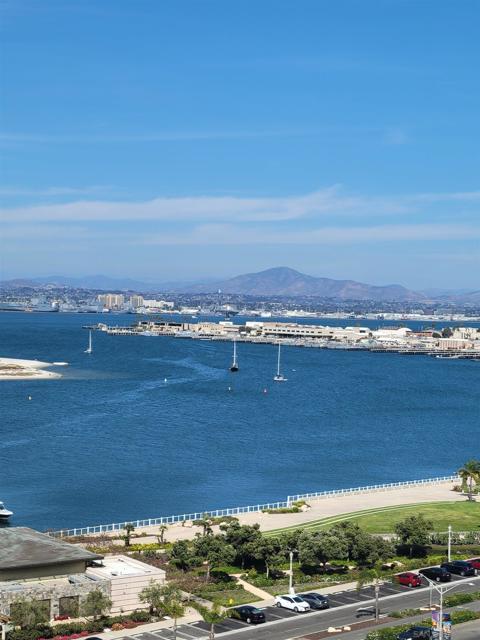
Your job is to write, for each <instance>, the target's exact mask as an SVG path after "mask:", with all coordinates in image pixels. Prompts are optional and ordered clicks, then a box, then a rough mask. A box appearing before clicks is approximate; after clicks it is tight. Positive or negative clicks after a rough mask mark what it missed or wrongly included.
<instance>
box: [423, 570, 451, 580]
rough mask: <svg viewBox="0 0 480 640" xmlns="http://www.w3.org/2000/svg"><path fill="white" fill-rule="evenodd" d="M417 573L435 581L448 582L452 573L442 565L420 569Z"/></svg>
mask: <svg viewBox="0 0 480 640" xmlns="http://www.w3.org/2000/svg"><path fill="white" fill-rule="evenodd" d="M419 573H421V574H422V576H425V578H428V579H429V580H434V581H435V582H450V580H451V579H452V575H451V574H450V573H449V572H448V571H447V570H446V569H445V568H444V567H427V568H426V569H420V571H419Z"/></svg>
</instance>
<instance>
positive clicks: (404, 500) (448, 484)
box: [51, 475, 464, 540]
mask: <svg viewBox="0 0 480 640" xmlns="http://www.w3.org/2000/svg"><path fill="white" fill-rule="evenodd" d="M457 481H458V482H459V478H458V477H457V476H456V475H452V476H443V477H441V478H427V479H424V480H413V481H404V482H397V483H386V484H383V485H372V486H367V487H355V488H351V489H344V490H333V491H326V492H318V493H316V494H315V493H310V494H302V495H296V496H288V498H287V500H286V501H282V502H277V503H270V504H265V505H255V506H250V507H234V508H225V509H218V510H214V511H208V510H207V511H204V512H197V513H190V514H184V515H177V516H164V517H160V518H148V519H143V520H134V519H133V520H128V521H125V522H121V523H115V524H113V523H112V524H105V525H91V526H84V527H75V528H63V529H57V530H54V531H52V532H51V534H52V535H55V536H59V537H66V538H68V537H69V536H83V535H87V536H89V535H93V536H95V535H99V534H104V535H106V536H108V537H115V536H118V534H119V532H121V531H122V530H123V529H124V527H125V524H127V523H131V524H133V525H134V526H135V528H136V529H137V530H139V531H144V532H146V533H147V535H149V534H152V535H153V532H156V531H158V527H159V526H162V525H167V527H168V529H167V538H169V537H170V536H172V540H178V539H190V538H193V537H194V536H195V531H196V529H195V526H194V525H193V521H194V520H199V519H202V518H204V517H207V518H218V517H222V516H234V517H236V518H238V519H239V520H240V522H241V523H242V524H254V523H258V524H259V525H260V529H261V530H262V531H269V530H273V529H277V528H284V527H285V528H288V527H290V526H292V525H297V524H301V525H304V524H307V523H308V522H310V521H312V520H316V519H319V518H320V517H322V516H331V515H339V514H342V513H347V512H349V511H356V510H358V505H359V504H361V505H362V506H363V505H365V508H367V509H368V508H371V507H378V506H390V505H392V504H393V505H397V506H400V505H406V504H419V503H422V502H430V501H434V502H435V501H445V500H447V501H448V500H453V501H455V500H459V499H464V498H463V497H462V496H461V494H459V493H457V492H454V491H452V488H453V485H454V484H455V483H457ZM299 499H304V500H305V501H306V502H307V503H308V506H309V508H308V509H305V510H300V511H298V512H296V513H276V514H270V513H267V512H265V509H264V507H265V508H267V507H270V508H283V507H286V506H287V505H288V504H290V505H291V504H292V502H294V501H295V500H299ZM215 526H217V525H215ZM214 528H215V527H214Z"/></svg>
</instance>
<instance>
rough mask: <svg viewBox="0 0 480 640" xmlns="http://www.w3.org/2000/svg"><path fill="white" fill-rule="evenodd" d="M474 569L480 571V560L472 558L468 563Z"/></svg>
mask: <svg viewBox="0 0 480 640" xmlns="http://www.w3.org/2000/svg"><path fill="white" fill-rule="evenodd" d="M468 562H469V563H470V564H471V565H472V567H473V568H474V569H476V570H477V571H480V558H472V559H471V560H469V561H468Z"/></svg>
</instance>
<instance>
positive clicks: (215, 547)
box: [194, 536, 235, 582]
mask: <svg viewBox="0 0 480 640" xmlns="http://www.w3.org/2000/svg"><path fill="white" fill-rule="evenodd" d="M194 552H195V555H196V556H198V557H199V558H202V559H203V560H205V562H206V564H207V573H206V576H205V580H206V582H208V581H209V580H210V572H211V570H212V568H214V567H219V566H220V565H222V564H231V563H232V562H233V561H234V560H235V549H234V548H233V546H232V545H231V544H228V543H227V542H226V541H225V538H224V537H223V536H203V537H201V538H197V539H196V540H195V542H194Z"/></svg>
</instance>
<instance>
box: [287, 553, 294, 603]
mask: <svg viewBox="0 0 480 640" xmlns="http://www.w3.org/2000/svg"><path fill="white" fill-rule="evenodd" d="M293 553H294V552H293V551H290V574H289V576H288V593H289V594H290V595H291V596H293V595H295V589H294V586H293Z"/></svg>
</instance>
